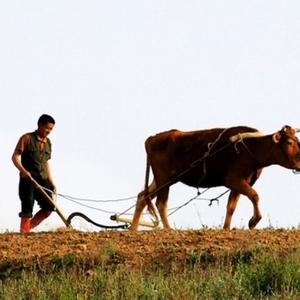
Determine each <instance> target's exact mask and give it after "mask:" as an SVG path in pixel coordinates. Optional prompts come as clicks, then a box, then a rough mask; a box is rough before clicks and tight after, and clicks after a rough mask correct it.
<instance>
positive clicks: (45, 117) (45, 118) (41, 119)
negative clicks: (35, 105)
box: [38, 114, 55, 125]
mask: <svg viewBox="0 0 300 300" xmlns="http://www.w3.org/2000/svg"><path fill="white" fill-rule="evenodd" d="M47 123H51V124H55V120H54V118H53V117H51V116H49V115H46V114H43V115H41V116H40V117H39V119H38V125H45V124H47Z"/></svg>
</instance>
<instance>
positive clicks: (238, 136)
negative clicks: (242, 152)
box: [229, 131, 264, 143]
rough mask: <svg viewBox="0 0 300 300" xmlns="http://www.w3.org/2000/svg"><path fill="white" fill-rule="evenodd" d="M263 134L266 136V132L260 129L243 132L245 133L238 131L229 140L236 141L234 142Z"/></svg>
mask: <svg viewBox="0 0 300 300" xmlns="http://www.w3.org/2000/svg"><path fill="white" fill-rule="evenodd" d="M261 136H264V134H263V133H262V132H260V131H256V132H243V133H238V134H235V135H233V136H231V137H230V138H229V140H230V141H231V142H233V143H234V142H236V141H239V140H242V139H247V138H257V137H261Z"/></svg>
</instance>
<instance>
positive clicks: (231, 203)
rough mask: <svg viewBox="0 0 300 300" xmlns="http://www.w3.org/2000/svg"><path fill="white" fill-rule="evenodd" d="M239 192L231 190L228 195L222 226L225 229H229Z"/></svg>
mask: <svg viewBox="0 0 300 300" xmlns="http://www.w3.org/2000/svg"><path fill="white" fill-rule="evenodd" d="M240 195H241V194H240V193H238V192H236V191H231V192H230V194H229V197H228V203H227V210H226V218H225V222H224V226H223V228H224V229H226V230H229V229H230V224H231V219H232V215H233V213H234V211H235V209H236V205H237V203H238V201H239V198H240Z"/></svg>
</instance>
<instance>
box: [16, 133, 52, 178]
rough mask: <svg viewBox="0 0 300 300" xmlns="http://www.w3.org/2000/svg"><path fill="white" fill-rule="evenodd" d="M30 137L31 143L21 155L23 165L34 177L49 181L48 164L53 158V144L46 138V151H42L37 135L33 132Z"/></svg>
mask: <svg viewBox="0 0 300 300" xmlns="http://www.w3.org/2000/svg"><path fill="white" fill-rule="evenodd" d="M29 135H30V139H29V143H28V145H27V147H26V149H25V150H24V151H23V153H22V155H21V162H22V165H23V166H24V167H25V169H26V170H27V171H29V172H30V173H31V175H32V176H33V177H35V178H41V179H48V172H47V168H46V163H47V161H48V160H49V159H50V158H51V142H50V140H49V139H48V138H46V143H45V146H44V149H43V150H41V149H40V147H39V141H38V136H37V134H36V133H35V132H32V133H29Z"/></svg>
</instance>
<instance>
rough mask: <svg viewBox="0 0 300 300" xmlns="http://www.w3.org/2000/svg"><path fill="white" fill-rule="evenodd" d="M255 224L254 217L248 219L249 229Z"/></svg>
mask: <svg viewBox="0 0 300 300" xmlns="http://www.w3.org/2000/svg"><path fill="white" fill-rule="evenodd" d="M256 224H257V222H256V220H255V219H254V217H252V218H251V219H250V220H249V223H248V227H249V229H253V228H254V227H255V225H256Z"/></svg>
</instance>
